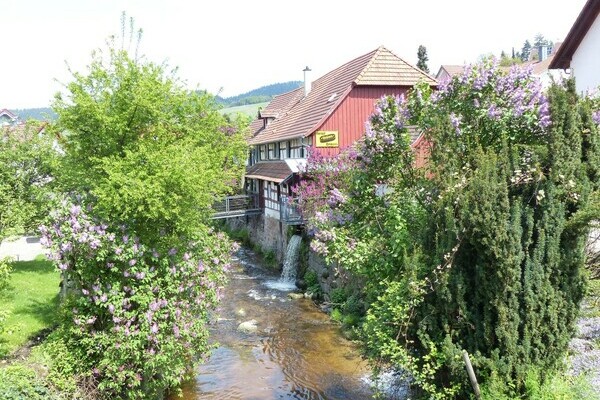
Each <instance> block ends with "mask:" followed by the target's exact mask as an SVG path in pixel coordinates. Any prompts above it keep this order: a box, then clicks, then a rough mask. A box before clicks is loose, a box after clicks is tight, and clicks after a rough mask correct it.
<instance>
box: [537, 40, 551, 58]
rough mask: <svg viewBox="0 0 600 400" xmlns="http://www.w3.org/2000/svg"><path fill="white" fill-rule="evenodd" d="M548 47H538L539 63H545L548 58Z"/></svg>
mask: <svg viewBox="0 0 600 400" xmlns="http://www.w3.org/2000/svg"><path fill="white" fill-rule="evenodd" d="M548 50H549V48H548V46H544V45H543V44H541V45H539V46H538V61H544V60H545V59H546V58H548V52H549V51H548Z"/></svg>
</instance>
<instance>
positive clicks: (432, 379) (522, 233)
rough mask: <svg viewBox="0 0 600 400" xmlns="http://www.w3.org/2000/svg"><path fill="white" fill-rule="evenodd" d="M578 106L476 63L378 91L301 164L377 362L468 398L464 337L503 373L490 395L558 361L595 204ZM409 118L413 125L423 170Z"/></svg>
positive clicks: (485, 363) (326, 242)
mask: <svg viewBox="0 0 600 400" xmlns="http://www.w3.org/2000/svg"><path fill="white" fill-rule="evenodd" d="M590 104H591V102H589V101H587V100H586V101H582V100H581V99H579V98H578V96H577V94H576V92H575V87H574V82H573V81H572V80H570V81H568V82H567V83H566V85H565V86H564V87H563V86H559V85H554V86H553V87H552V88H551V89H550V90H549V92H548V93H547V94H543V92H542V90H541V83H540V82H539V80H537V79H535V78H533V77H532V76H531V74H530V72H528V71H527V70H522V69H520V68H518V67H513V68H511V70H510V71H509V72H503V71H502V70H501V69H499V68H498V67H497V65H495V64H493V63H492V61H491V60H486V61H484V63H483V64H480V65H474V66H471V67H470V68H466V69H465V72H464V73H463V74H462V75H459V76H456V77H454V78H453V79H452V80H451V81H450V82H449V83H448V84H447V85H443V86H442V87H440V88H439V90H438V91H437V92H435V93H433V92H432V90H431V89H430V88H429V87H428V86H426V85H418V86H417V87H416V88H415V89H414V90H413V92H412V93H411V94H410V95H409V96H408V98H407V99H404V98H401V97H398V98H391V97H390V98H385V99H382V100H381V101H380V102H379V103H378V104H377V106H376V110H375V113H374V115H373V116H372V117H371V120H370V121H369V124H367V130H366V135H365V138H364V140H363V141H361V142H360V143H359V145H357V147H356V148H355V149H353V150H352V151H350V152H349V153H348V154H345V155H343V156H342V157H338V158H337V159H336V160H327V161H325V162H323V161H319V160H316V161H317V162H315V160H310V161H309V164H308V166H307V170H306V171H307V174H308V177H309V178H310V179H311V181H310V182H309V183H306V184H303V185H302V184H301V186H300V190H299V192H300V194H301V195H302V196H305V197H308V200H306V199H304V200H301V205H303V206H304V210H305V211H306V212H307V215H311V214H312V215H313V217H312V218H310V221H311V224H312V226H311V227H312V230H314V231H315V235H314V239H313V241H312V243H311V247H312V248H313V249H314V250H315V251H318V252H320V253H321V254H322V255H324V256H325V257H326V258H327V260H328V261H330V262H337V263H338V264H339V265H340V266H341V267H347V268H349V269H350V270H351V271H352V272H354V273H356V274H358V275H359V276H360V277H361V278H362V279H363V280H364V282H365V290H364V292H365V293H364V294H363V295H362V296H363V298H364V299H365V300H366V301H367V303H368V305H369V309H368V312H367V315H366V317H365V323H364V325H363V327H362V340H363V344H364V346H365V351H366V354H367V355H368V356H370V357H371V359H373V360H376V363H377V365H378V366H380V365H385V364H386V363H387V364H391V365H393V366H399V367H402V368H403V369H405V370H408V371H410V372H411V374H412V376H413V378H414V379H415V382H416V384H417V385H418V386H419V388H420V389H421V390H422V391H423V392H424V394H426V395H427V397H429V398H437V399H442V398H443V399H448V398H468V396H469V395H470V393H471V389H470V387H469V385H468V379H467V377H466V373H465V368H464V364H463V363H462V360H461V351H462V350H467V351H468V352H469V353H470V354H471V355H472V361H473V363H474V365H475V368H476V370H477V374H478V379H479V380H480V382H483V384H484V385H485V386H488V385H491V384H492V383H494V382H501V383H502V385H499V386H500V388H496V389H495V390H496V392H495V393H494V396H496V397H494V398H516V397H518V398H527V396H528V395H529V390H528V388H527V384H528V383H527V382H530V381H531V379H533V380H537V381H538V382H541V383H543V382H544V381H545V380H546V379H547V378H548V377H549V376H551V375H552V374H555V373H556V372H557V371H559V370H560V368H561V367H562V361H563V359H564V356H565V355H566V352H567V343H568V341H569V339H570V338H571V335H572V333H573V330H574V326H575V318H576V315H577V312H578V309H579V303H580V301H581V299H582V296H583V293H584V287H585V280H584V276H583V272H582V271H583V267H584V252H583V250H584V244H585V241H586V239H587V227H588V224H589V222H590V221H592V220H593V219H595V218H596V219H597V218H598V217H599V216H600V207H598V203H599V201H598V196H599V195H598V193H599V191H598V189H599V185H600V180H599V178H598V177H599V173H600V169H599V165H600V164H598V162H597V160H598V157H599V156H600V150H599V149H600V148H599V147H598V140H599V137H600V132H599V131H598V120H599V118H598V114H597V113H592V110H593V109H594V108H593V106H591V105H590ZM407 126H417V127H418V129H419V130H421V131H422V132H423V134H424V135H425V137H424V142H423V143H425V144H426V145H427V146H428V147H429V150H430V151H429V159H428V164H427V168H426V169H425V170H422V169H416V168H415V163H414V159H413V155H412V149H411V148H410V142H409V136H408V133H407V128H406V127H407ZM581 132H586V134H584V135H581ZM347 159H349V160H350V162H348V161H346V160H347ZM313 163H314V164H313ZM319 173H320V174H321V175H322V176H320V175H319ZM382 183H385V184H386V185H387V188H386V189H385V190H382V191H380V193H379V194H377V191H376V190H373V187H374V186H377V185H381V184H382ZM532 377H533V378H532Z"/></svg>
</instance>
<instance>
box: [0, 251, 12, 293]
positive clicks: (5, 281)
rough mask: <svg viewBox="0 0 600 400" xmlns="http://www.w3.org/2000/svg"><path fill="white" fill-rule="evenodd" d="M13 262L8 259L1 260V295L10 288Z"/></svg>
mask: <svg viewBox="0 0 600 400" xmlns="http://www.w3.org/2000/svg"><path fill="white" fill-rule="evenodd" d="M10 262H11V260H10V259H7V258H3V259H0V294H2V292H3V291H5V290H6V289H7V288H8V286H9V279H10V273H11V271H12V267H11V264H10Z"/></svg>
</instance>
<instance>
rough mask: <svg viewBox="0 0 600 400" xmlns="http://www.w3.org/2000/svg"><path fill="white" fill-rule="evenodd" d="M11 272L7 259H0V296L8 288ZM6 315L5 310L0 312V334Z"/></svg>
mask: <svg viewBox="0 0 600 400" xmlns="http://www.w3.org/2000/svg"><path fill="white" fill-rule="evenodd" d="M11 271H12V268H11V265H10V263H9V262H8V260H7V259H5V258H4V259H0V296H3V295H4V292H5V291H6V289H8V287H9V278H10V273H11ZM7 316H8V313H7V312H6V310H4V309H2V310H0V334H2V332H3V331H4V323H5V321H6V317H7Z"/></svg>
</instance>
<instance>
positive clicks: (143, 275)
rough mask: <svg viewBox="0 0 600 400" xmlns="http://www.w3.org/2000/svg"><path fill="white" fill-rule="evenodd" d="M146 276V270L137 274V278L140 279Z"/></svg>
mask: <svg viewBox="0 0 600 400" xmlns="http://www.w3.org/2000/svg"><path fill="white" fill-rule="evenodd" d="M145 276H146V273H145V272H138V273H136V274H135V278H136V279H138V280H142V279H144V277H145Z"/></svg>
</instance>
